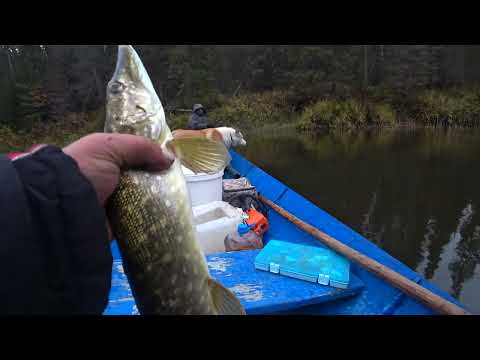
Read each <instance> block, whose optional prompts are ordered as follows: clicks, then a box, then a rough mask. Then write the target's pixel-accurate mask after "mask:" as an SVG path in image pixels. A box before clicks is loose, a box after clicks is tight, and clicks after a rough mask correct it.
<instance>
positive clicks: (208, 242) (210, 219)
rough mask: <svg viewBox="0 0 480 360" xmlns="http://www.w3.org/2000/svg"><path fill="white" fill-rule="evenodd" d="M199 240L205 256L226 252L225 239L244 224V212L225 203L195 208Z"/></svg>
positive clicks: (219, 202) (220, 202)
mask: <svg viewBox="0 0 480 360" xmlns="http://www.w3.org/2000/svg"><path fill="white" fill-rule="evenodd" d="M193 215H194V222H195V226H196V231H197V240H198V242H199V245H200V248H201V249H202V250H203V252H204V254H205V255H210V254H217V253H223V252H225V251H226V250H225V238H226V237H227V236H229V235H232V234H235V233H236V232H237V230H238V225H240V224H241V223H242V222H243V216H244V214H243V210H242V209H237V208H235V207H233V206H231V205H230V204H228V203H225V202H223V201H216V202H213V203H210V204H207V205H203V206H197V207H194V208H193Z"/></svg>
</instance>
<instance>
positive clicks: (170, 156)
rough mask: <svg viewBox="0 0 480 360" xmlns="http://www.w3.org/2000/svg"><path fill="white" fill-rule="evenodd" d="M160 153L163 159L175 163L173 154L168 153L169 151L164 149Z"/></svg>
mask: <svg viewBox="0 0 480 360" xmlns="http://www.w3.org/2000/svg"><path fill="white" fill-rule="evenodd" d="M162 151H163V156H164V157H165V159H167V160H168V162H170V163H173V162H174V161H175V154H174V153H173V152H172V151H170V149H167V148H164V149H162Z"/></svg>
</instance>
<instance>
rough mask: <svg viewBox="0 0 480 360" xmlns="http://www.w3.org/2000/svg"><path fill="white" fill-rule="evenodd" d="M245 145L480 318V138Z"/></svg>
mask: <svg viewBox="0 0 480 360" xmlns="http://www.w3.org/2000/svg"><path fill="white" fill-rule="evenodd" d="M246 136H247V140H248V141H249V145H248V148H247V149H245V150H243V151H240V152H241V153H243V154H244V155H245V156H246V157H247V158H248V159H250V160H251V161H253V162H254V163H256V164H257V165H259V166H260V167H262V168H263V169H265V170H266V171H267V172H269V173H270V174H271V175H272V176H274V177H276V178H278V179H279V180H281V181H283V182H284V183H286V184H287V185H289V186H290V187H292V188H293V189H294V190H296V191H297V192H299V193H300V194H302V195H303V196H305V197H306V198H308V199H309V200H310V201H312V202H314V203H315V204H317V205H318V206H320V207H321V208H322V209H324V210H325V211H327V212H329V213H330V214H332V215H333V216H335V217H336V218H338V219H339V220H341V221H343V222H344V223H346V224H347V225H349V226H350V227H351V228H353V229H355V230H356V231H358V232H359V233H361V234H363V235H364V236H365V237H367V238H368V239H370V240H371V241H372V242H374V243H375V244H377V245H378V246H380V247H382V248H383V249H384V250H386V251H387V252H388V253H390V254H391V255H392V256H394V257H396V258H397V259H399V260H400V261H402V262H403V263H405V264H406V265H408V266H409V267H411V268H412V269H415V270H416V271H418V272H419V273H420V274H422V275H423V276H425V278H427V279H429V280H430V281H431V282H432V283H434V284H436V285H437V286H439V287H440V288H442V289H444V290H446V291H448V292H449V293H451V294H452V295H453V296H454V297H456V298H458V299H460V301H462V302H463V303H464V304H466V305H467V306H468V307H469V308H470V310H472V311H473V312H475V313H480V266H478V264H479V262H480V166H479V161H478V160H479V159H480V131H474V130H470V129H469V130H463V129H451V130H433V129H421V130H418V129H417V130H405V129H400V130H390V129H389V130H368V131H362V132H354V133H347V132H332V131H330V132H325V133H321V134H305V133H297V132H296V131H295V130H292V129H282V130H276V131H270V130H268V131H262V132H257V133H255V134H254V133H248V134H246Z"/></svg>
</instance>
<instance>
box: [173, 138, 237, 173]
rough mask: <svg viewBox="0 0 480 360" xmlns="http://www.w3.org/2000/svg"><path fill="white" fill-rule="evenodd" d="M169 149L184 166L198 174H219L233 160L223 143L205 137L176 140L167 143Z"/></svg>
mask: <svg viewBox="0 0 480 360" xmlns="http://www.w3.org/2000/svg"><path fill="white" fill-rule="evenodd" d="M167 147H168V149H169V150H171V151H173V152H174V153H175V155H176V156H177V157H178V159H180V161H181V163H182V165H183V166H185V167H186V168H188V169H190V170H191V171H193V172H194V173H196V174H198V173H206V174H214V173H218V172H220V171H222V170H224V169H225V168H226V167H227V166H228V165H229V164H230V161H231V160H232V158H231V157H230V154H229V153H228V150H227V148H226V147H225V145H224V144H223V143H221V142H218V141H214V140H210V139H207V138H203V137H193V136H192V137H182V138H178V139H176V138H174V139H172V140H170V141H169V142H168V143H167Z"/></svg>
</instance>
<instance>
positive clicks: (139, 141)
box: [63, 134, 174, 237]
mask: <svg viewBox="0 0 480 360" xmlns="http://www.w3.org/2000/svg"><path fill="white" fill-rule="evenodd" d="M63 152H64V153H65V154H66V155H69V156H70V157H71V158H73V159H74V160H75V161H76V162H77V164H78V166H79V168H80V171H81V172H82V173H83V175H84V176H85V177H86V178H87V179H88V180H89V181H90V183H91V184H92V186H93V187H94V189H95V191H96V193H97V197H98V201H99V203H100V205H101V206H103V207H105V206H106V204H107V202H108V199H109V198H110V196H111V195H112V194H113V192H114V191H115V189H116V188H117V186H118V184H119V181H120V174H121V171H122V170H136V169H138V170H145V171H151V172H157V171H163V170H167V169H168V168H170V166H171V165H172V163H173V161H174V158H173V155H171V154H170V153H166V152H164V151H162V149H161V147H160V146H159V145H158V144H155V143H153V142H152V141H150V140H148V139H146V138H142V137H139V136H134V135H123V134H93V135H89V136H87V137H84V138H83V139H80V140H79V141H77V142H75V143H73V144H71V145H69V146H67V147H66V148H65V149H63ZM109 232H110V237H111V230H110V227H109Z"/></svg>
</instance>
